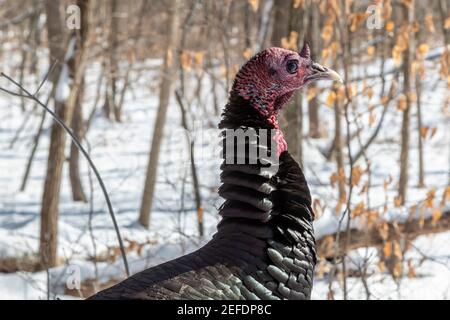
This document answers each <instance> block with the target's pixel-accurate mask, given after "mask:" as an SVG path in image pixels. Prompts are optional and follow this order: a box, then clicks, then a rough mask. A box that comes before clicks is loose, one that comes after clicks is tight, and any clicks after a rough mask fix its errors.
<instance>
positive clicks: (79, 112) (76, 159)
mask: <svg viewBox="0 0 450 320" xmlns="http://www.w3.org/2000/svg"><path fill="white" fill-rule="evenodd" d="M83 91H84V81H83V83H82V84H81V87H80V91H79V93H78V96H77V101H76V103H75V108H74V110H73V117H72V130H73V133H74V134H75V136H76V137H77V138H78V139H81V137H82V136H83V135H84V128H83ZM69 177H70V185H71V187H72V198H73V200H74V201H83V202H86V201H87V198H86V194H85V193H84V191H83V185H82V183H81V177H80V151H79V150H78V148H77V146H76V145H75V144H74V143H73V142H72V144H71V145H70V160H69Z"/></svg>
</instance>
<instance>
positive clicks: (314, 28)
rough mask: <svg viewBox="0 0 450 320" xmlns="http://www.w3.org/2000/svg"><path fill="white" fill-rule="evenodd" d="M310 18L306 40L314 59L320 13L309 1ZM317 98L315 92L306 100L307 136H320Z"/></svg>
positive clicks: (318, 54) (312, 86) (318, 39)
mask: <svg viewBox="0 0 450 320" xmlns="http://www.w3.org/2000/svg"><path fill="white" fill-rule="evenodd" d="M309 11H310V19H309V30H308V34H307V38H306V41H307V42H308V44H309V45H310V49H311V56H312V58H313V60H314V59H317V58H318V57H320V54H321V48H320V44H321V38H320V13H319V8H318V6H317V5H316V4H315V3H311V4H310V6H309ZM310 89H311V90H317V85H316V84H315V83H313V84H311V86H310ZM319 106H320V103H319V98H318V95H317V94H316V95H315V96H314V97H313V98H312V99H311V100H310V101H309V102H308V117H309V136H310V137H311V138H313V139H317V138H321V137H322V134H321V128H320V118H319Z"/></svg>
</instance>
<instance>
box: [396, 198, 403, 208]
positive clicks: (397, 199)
mask: <svg viewBox="0 0 450 320" xmlns="http://www.w3.org/2000/svg"><path fill="white" fill-rule="evenodd" d="M402 200H403V198H402V197H401V196H397V197H395V198H394V206H395V207H397V208H398V207H401V206H402V202H403V201H402Z"/></svg>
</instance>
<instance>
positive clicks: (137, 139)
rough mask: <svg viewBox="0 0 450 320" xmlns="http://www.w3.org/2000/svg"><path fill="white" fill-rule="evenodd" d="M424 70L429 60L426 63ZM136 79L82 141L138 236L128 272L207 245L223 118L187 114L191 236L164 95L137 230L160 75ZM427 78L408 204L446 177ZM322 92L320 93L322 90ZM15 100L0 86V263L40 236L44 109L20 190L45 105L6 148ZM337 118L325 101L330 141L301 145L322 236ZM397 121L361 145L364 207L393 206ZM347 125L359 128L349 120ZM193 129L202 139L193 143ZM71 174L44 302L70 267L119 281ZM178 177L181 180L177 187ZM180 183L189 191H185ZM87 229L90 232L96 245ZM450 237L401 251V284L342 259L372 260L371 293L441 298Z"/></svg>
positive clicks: (30, 287)
mask: <svg viewBox="0 0 450 320" xmlns="http://www.w3.org/2000/svg"><path fill="white" fill-rule="evenodd" d="M159 63H160V61H156V60H151V61H148V62H147V63H146V64H145V65H142V66H140V67H147V68H153V69H154V67H155V66H157V65H158V64H159ZM43 65H44V63H43ZM430 66H431V67H433V68H436V67H437V66H436V65H435V64H434V63H431V62H430ZM376 68H377V67H376V65H375V64H374V65H371V66H369V67H368V69H371V70H372V71H375V72H376V71H377V70H376ZM374 69H375V70H374ZM44 70H45V69H44ZM99 70H100V68H99V66H98V65H94V66H91V67H90V69H89V70H88V72H87V75H88V76H87V79H86V81H87V82H86V83H87V85H86V88H87V92H86V97H85V104H84V106H85V110H84V113H85V115H87V114H88V113H89V112H90V111H91V108H92V103H93V101H94V97H95V95H96V94H97V93H96V92H94V90H95V82H96V79H97V76H98V72H99ZM366 71H367V70H366ZM378 72H379V71H378ZM66 78H67V77H66V76H63V77H61V79H60V84H61V86H58V90H57V92H58V98H59V99H62V98H63V97H65V96H66V94H67V90H68V87H67V79H66ZM205 78H206V77H205ZM137 79H139V82H138V83H136V84H135V85H134V86H133V88H132V90H130V91H129V92H128V93H127V95H126V99H125V107H124V117H123V122H122V123H113V122H109V121H107V120H105V119H104V118H103V116H102V115H101V110H100V109H101V107H100V105H99V110H97V114H96V117H95V119H94V122H93V124H92V125H91V128H90V130H89V133H88V137H87V138H88V141H89V144H90V149H91V152H90V154H91V157H92V159H93V161H94V163H95V164H96V166H97V167H98V169H99V171H100V174H101V176H102V178H103V180H104V182H105V185H106V187H107V190H108V191H109V195H110V197H111V200H112V203H113V206H114V209H115V213H116V217H117V220H118V223H119V226H120V230H121V233H122V237H123V239H124V241H125V244H126V246H127V247H129V246H130V243H131V242H137V243H142V244H143V246H142V249H141V250H137V249H133V250H131V252H130V253H129V254H128V259H129V261H130V266H131V269H132V272H133V273H134V272H137V271H140V270H142V269H144V268H146V267H149V266H151V265H155V264H158V263H161V262H163V261H166V260H169V259H172V258H174V257H177V256H179V255H181V254H185V253H187V252H190V251H192V250H195V249H196V248H198V247H199V246H200V245H201V244H203V243H205V242H206V241H207V240H208V239H209V238H210V237H211V235H212V234H213V233H214V231H215V225H216V223H217V222H218V221H219V217H218V215H217V210H216V209H217V207H218V206H219V205H220V203H221V199H220V198H219V197H218V196H217V192H216V188H217V187H218V185H219V165H220V160H219V157H218V148H217V143H216V142H217V141H218V139H217V133H218V131H217V130H215V129H213V128H214V125H215V124H216V123H217V122H218V120H219V117H218V116H215V117H213V116H210V115H207V114H205V113H204V112H203V111H201V110H202V108H200V107H197V108H195V111H193V113H196V120H197V122H196V124H195V125H196V127H197V128H199V129H198V130H196V133H195V134H194V139H195V142H196V150H197V154H196V157H197V158H198V160H199V161H198V162H197V165H198V170H199V174H200V176H199V178H200V184H201V191H202V196H203V200H204V207H205V218H204V221H205V225H206V236H205V238H204V239H198V237H197V226H196V212H195V205H194V198H193V193H192V186H191V177H190V171H189V165H188V161H187V159H188V157H187V156H186V154H187V150H188V148H187V144H186V137H185V133H184V132H183V130H181V126H180V117H179V110H178V106H177V104H176V102H175V99H172V101H171V104H170V108H169V112H168V115H167V116H168V120H167V123H166V128H165V140H164V142H163V146H162V148H163V149H162V152H161V165H160V167H159V169H158V183H157V187H156V193H155V194H156V199H155V201H154V207H153V211H152V215H151V226H150V230H145V229H144V228H142V227H141V226H139V225H138V224H137V222H136V221H137V218H138V213H139V205H140V198H141V196H142V189H143V183H144V177H145V170H146V165H147V157H148V149H149V146H150V137H151V134H152V127H153V123H154V118H155V111H156V108H157V102H158V101H157V99H158V94H157V92H158V91H157V83H158V81H156V80H157V79H159V75H158V73H157V72H153V71H152V72H144V73H142V74H141V76H140V77H138V78H137ZM427 79H428V80H427V81H426V82H425V83H424V85H425V90H424V97H423V103H424V107H423V109H424V110H423V122H424V123H425V124H426V125H428V126H433V127H437V128H438V130H437V132H436V135H435V136H434V137H433V138H431V139H427V140H425V142H424V148H425V151H424V155H425V159H424V160H425V170H426V183H427V188H416V187H415V185H416V181H417V171H418V169H417V149H416V145H417V144H416V141H417V124H416V120H415V111H414V112H413V113H412V117H411V119H412V121H411V145H412V148H411V149H410V150H411V151H410V156H411V161H410V164H409V171H410V182H409V197H408V199H407V204H408V206H411V205H413V204H416V203H417V202H418V201H420V200H423V199H424V198H425V197H426V193H427V191H428V190H429V189H430V188H431V187H434V188H436V190H437V191H436V195H437V197H438V198H439V197H440V196H441V195H442V192H443V190H444V188H445V187H446V186H447V183H448V171H449V157H450V155H449V144H450V132H449V130H448V129H449V116H448V115H444V114H443V113H442V111H441V108H442V104H443V101H444V98H445V94H446V86H445V83H444V82H443V81H438V79H437V72H436V71H433V69H431V70H430V74H429V75H428V78H427ZM132 82H133V81H132ZM373 83H374V84H376V85H375V95H374V98H373V101H368V98H367V97H359V98H358V102H357V111H358V112H362V113H363V115H362V117H361V118H360V119H359V120H360V121H361V123H363V124H367V122H368V113H367V107H368V105H369V104H376V103H377V101H376V100H378V98H375V97H377V91H378V90H379V88H380V82H379V80H378V79H374V80H373ZM0 84H1V85H2V86H3V85H4V84H5V83H4V82H3V81H2V82H1V83H0ZM203 85H204V86H203V89H202V91H203V92H202V96H203V99H204V101H203V103H204V104H205V106H206V107H207V108H209V110H210V109H212V103H211V100H212V93H211V90H210V89H209V83H208V81H206V79H205V80H204V83H203ZM387 87H389V85H388V86H387ZM44 89H45V88H43V90H44ZM46 89H48V88H46ZM359 89H361V88H359ZM192 91H194V90H192ZM102 92H103V91H102ZM188 92H189V91H188ZM219 94H220V99H221V100H220V101H222V102H223V103H222V104H224V103H225V100H226V93H225V92H219ZM320 98H321V100H325V98H326V93H324V94H323V95H322V96H321V97H320ZM101 101H102V99H101ZM100 104H101V102H100ZM19 105H20V100H19V99H17V98H13V97H10V96H7V95H5V94H3V93H0V150H1V152H0V168H1V169H0V260H1V259H2V258H7V257H9V258H11V257H19V258H20V257H22V256H25V255H30V254H33V253H36V252H37V249H38V241H39V228H40V226H39V224H40V220H39V212H40V201H41V196H42V188H43V181H44V178H45V171H46V162H47V149H48V144H49V132H50V130H49V126H50V119H49V118H50V117H48V118H47V120H46V123H45V132H44V135H43V137H42V139H41V143H40V145H39V148H38V150H37V153H36V158H35V160H34V163H33V167H32V171H31V175H30V178H29V181H28V185H27V189H26V191H25V192H19V191H18V190H19V186H20V183H21V179H22V176H23V172H24V169H25V163H26V161H27V157H28V155H29V150H30V148H31V145H32V140H33V137H34V134H35V132H36V129H37V126H38V122H39V118H40V112H41V110H40V109H38V110H36V111H34V112H33V115H32V121H29V123H28V125H27V126H26V128H25V130H24V131H23V132H22V133H21V135H20V138H19V140H18V141H17V143H16V144H15V146H14V147H13V148H12V149H11V148H9V144H10V141H11V139H12V137H13V136H14V135H15V133H16V131H17V129H18V128H19V126H20V125H21V123H22V121H23V118H24V114H23V113H22V112H21V111H20V107H19ZM30 107H31V104H29V105H28V109H30ZM210 111H211V110H210ZM305 112H306V110H305ZM374 112H375V114H376V117H377V119H376V121H378V119H379V117H380V114H381V109H380V108H377V109H375V111H374ZM210 113H211V112H210ZM333 117H334V116H333V110H332V109H329V108H327V107H325V106H324V107H322V108H321V118H322V121H323V122H324V123H325V124H327V132H328V137H327V138H324V139H319V140H311V139H306V141H305V144H304V148H305V151H304V154H305V159H304V162H305V166H304V167H305V175H306V177H307V178H308V182H309V185H310V189H311V191H312V193H313V197H314V198H317V199H320V200H321V203H322V204H325V207H324V210H323V211H324V212H323V215H322V216H321V217H320V218H319V219H318V220H317V221H316V222H315V232H316V236H317V237H318V238H320V237H322V236H324V235H327V234H330V233H333V232H335V231H336V230H337V227H338V220H339V218H340V217H339V215H336V213H334V208H335V206H336V203H337V190H336V188H332V187H331V185H330V182H329V178H330V176H331V174H332V173H333V172H334V171H335V170H336V169H335V164H334V163H331V162H327V161H326V160H325V159H324V157H323V156H322V155H321V153H320V151H319V150H324V149H326V148H327V146H328V145H329V143H330V140H331V138H332V135H333V123H334V120H333ZM198 120H200V121H198ZM400 121H401V114H400V112H398V111H397V110H396V108H395V106H391V107H390V110H389V111H388V113H387V115H386V119H385V122H384V125H383V128H382V130H381V132H380V134H379V136H378V138H377V140H376V142H375V143H374V144H373V145H372V146H371V147H370V148H369V152H368V155H367V156H368V157H369V158H370V160H371V163H372V167H371V169H372V177H371V184H372V188H371V190H370V201H371V207H372V208H380V207H382V206H383V205H384V201H385V197H386V196H387V198H388V201H389V203H390V208H392V207H393V206H392V202H393V199H394V197H395V195H396V180H397V178H398V159H399V147H398V144H399V143H398V142H399V139H400ZM305 124H306V123H305ZM200 129H202V130H200ZM352 129H355V128H354V127H352ZM305 130H307V128H305ZM372 130H373V129H372ZM370 134H371V132H370V131H369V130H363V133H362V140H363V141H366V139H367V138H368V137H369V136H370ZM201 137H203V139H200V138H201ZM355 140H356V139H355ZM358 148H359V145H358V142H357V141H354V142H353V143H352V150H353V151H354V152H356V150H358ZM68 152H69V144H67V154H68ZM358 164H360V165H361V166H362V167H365V164H364V162H363V159H360V162H359V163H358ZM88 170H89V169H88V166H87V164H86V161H85V160H84V159H82V160H81V176H82V181H83V186H84V190H85V192H86V193H87V195H88V197H89V194H90V191H89V190H90V187H89V175H88ZM389 176H392V178H393V179H394V181H393V182H392V183H391V184H390V185H389V186H388V189H387V193H386V194H385V190H384V188H383V182H384V181H385V179H387V178H388V177H389ZM366 178H367V177H366V176H363V178H362V182H361V183H360V185H359V186H358V187H357V188H356V189H355V192H354V196H353V202H352V203H353V205H356V204H357V203H358V202H360V201H362V200H364V201H366V198H365V194H360V189H361V186H362V185H363V183H364V181H365V179H366ZM68 181H69V179H68V168H67V167H64V176H63V183H62V188H61V201H60V217H59V225H58V227H59V230H58V255H59V256H60V257H62V259H63V264H62V265H61V266H59V267H57V268H53V269H51V270H50V271H49V275H50V283H51V296H50V298H55V297H59V298H70V297H68V296H64V287H65V286H66V283H67V281H68V280H70V276H71V273H70V272H67V270H76V273H78V274H79V275H80V280H83V279H91V278H93V277H94V276H95V275H96V269H97V272H98V274H97V275H98V277H99V279H100V280H101V281H103V282H106V281H108V280H109V279H111V278H115V279H121V278H123V277H124V268H123V265H122V260H121V259H120V256H117V255H116V259H115V260H114V261H103V262H98V263H97V265H96V266H95V264H94V263H93V262H92V259H91V258H92V257H93V256H105V255H106V253H107V252H108V250H109V251H112V250H114V248H117V245H118V244H117V239H116V236H115V232H114V229H113V226H112V223H111V219H110V216H109V214H108V212H107V208H106V204H105V201H104V198H103V195H102V193H101V190H100V188H99V186H98V183H97V181H95V180H94V183H93V196H94V203H93V213H92V226H93V235H91V234H90V232H89V227H88V221H89V215H90V205H89V204H84V203H74V202H73V201H72V200H71V192H70V185H69V182H68ZM183 181H185V182H184V183H183ZM183 189H184V190H185V193H184V194H183V192H182V190H183ZM439 200H440V198H439ZM436 201H438V200H436ZM447 208H448V203H447ZM405 212H406V210H401V209H395V210H389V211H388V212H387V213H386V215H385V216H384V217H383V218H385V219H388V220H391V219H400V220H401V219H402V218H404V213H405ZM353 226H354V227H360V224H359V223H358V221H357V220H355V221H354V225H353ZM92 236H93V237H94V238H95V244H96V245H95V247H94V246H93V242H92ZM449 243H450V232H445V233H442V234H438V235H433V236H422V237H420V238H418V239H417V240H416V241H414V248H412V249H411V250H410V251H408V253H407V256H406V257H405V258H407V259H412V261H413V263H414V264H415V265H417V267H416V274H417V275H418V276H417V277H414V278H408V277H403V278H402V279H401V281H400V285H398V284H396V283H395V282H394V281H393V280H391V278H390V276H389V275H386V274H382V273H380V272H379V271H378V269H377V267H376V264H377V262H378V260H377V259H378V258H377V254H376V250H375V249H373V248H372V249H371V248H369V249H359V250H355V252H352V253H351V255H350V257H351V258H352V261H353V262H355V261H356V262H357V261H360V260H361V259H364V257H369V258H368V261H369V263H368V265H369V270H370V271H372V272H373V275H371V276H369V278H368V282H369V287H370V290H371V294H372V295H371V298H372V299H398V298H402V299H432V298H435V299H444V298H448V297H449V295H450V271H449V258H450V246H449ZM94 251H95V252H94ZM423 254H426V256H427V258H428V259H426V260H424V261H422V259H423ZM353 262H351V263H353ZM419 262H420V263H419ZM46 283H47V274H46V272H37V273H29V272H16V273H10V274H5V273H4V274H0V299H46V298H47V285H46ZM348 284H349V297H350V298H352V299H364V298H365V291H364V288H363V285H362V282H361V280H360V279H359V278H356V277H350V278H349V279H348ZM332 287H333V289H334V291H335V296H336V298H342V288H341V286H340V284H339V283H338V282H334V283H333V285H332ZM327 295H328V279H327V278H326V277H325V278H316V281H315V287H314V291H313V298H314V299H326V298H327Z"/></svg>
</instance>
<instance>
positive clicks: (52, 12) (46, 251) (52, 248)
mask: <svg viewBox="0 0 450 320" xmlns="http://www.w3.org/2000/svg"><path fill="white" fill-rule="evenodd" d="M45 11H46V15H47V34H48V42H49V48H50V56H51V57H50V59H51V60H52V59H57V60H59V61H63V57H64V50H62V48H61V45H62V44H63V43H64V34H63V30H64V29H63V24H62V21H61V15H60V3H59V2H56V1H52V0H46V1H45ZM58 74H59V73H58ZM53 81H54V83H56V82H57V80H56V78H53ZM55 112H56V114H57V115H58V116H59V117H61V119H65V118H67V108H64V102H61V101H56V100H55ZM63 161H64V130H63V129H61V128H60V127H59V126H58V125H57V124H56V123H54V124H53V125H52V129H51V134H50V147H49V153H48V161H47V174H46V178H45V184H44V193H43V196H42V207H41V230H40V248H39V255H40V262H41V265H42V267H43V268H48V267H51V266H54V265H56V245H57V223H58V202H59V189H60V184H61V172H62V165H63Z"/></svg>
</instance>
